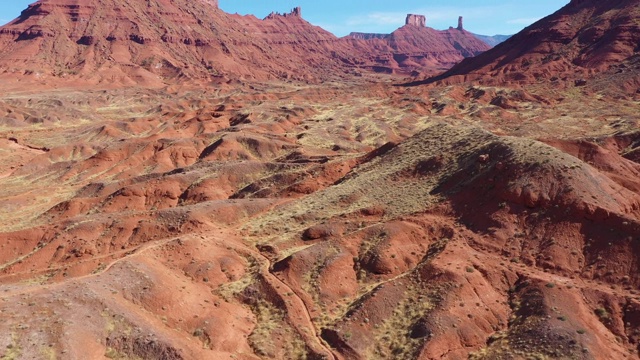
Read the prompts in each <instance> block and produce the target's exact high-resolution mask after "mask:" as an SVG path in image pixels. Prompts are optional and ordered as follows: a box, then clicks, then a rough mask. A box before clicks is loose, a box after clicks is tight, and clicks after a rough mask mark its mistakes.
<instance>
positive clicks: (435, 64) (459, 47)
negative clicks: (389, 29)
mask: <svg viewBox="0 0 640 360" xmlns="http://www.w3.org/2000/svg"><path fill="white" fill-rule="evenodd" d="M424 20H425V16H424V15H412V14H409V15H407V21H406V23H407V24H406V25H405V26H403V27H401V28H399V29H398V30H396V31H394V32H393V33H391V34H388V35H383V34H362V33H352V34H350V35H348V36H347V38H349V39H364V40H368V42H366V45H368V46H369V47H372V49H371V50H366V48H365V49H361V50H360V52H369V53H371V54H375V55H376V56H375V57H374V58H373V61H374V64H372V65H370V66H371V68H373V69H374V70H376V71H383V72H396V71H400V72H406V73H410V72H412V71H424V70H425V69H427V70H437V69H447V68H450V67H451V66H453V65H455V64H457V63H459V62H460V61H461V60H463V59H464V58H467V57H471V56H476V55H478V54H480V53H482V52H484V51H486V50H488V49H489V48H490V47H489V46H488V45H487V44H486V43H484V42H482V41H481V40H479V39H477V38H476V37H475V36H474V35H473V34H471V33H469V32H467V31H464V30H460V31H459V30H456V29H454V28H449V29H448V30H444V31H439V30H435V29H433V28H430V27H426V26H424V22H425V21H424ZM356 46H363V44H356Z"/></svg>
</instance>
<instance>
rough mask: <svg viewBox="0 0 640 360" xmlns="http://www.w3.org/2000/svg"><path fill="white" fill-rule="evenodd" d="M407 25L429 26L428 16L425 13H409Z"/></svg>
mask: <svg viewBox="0 0 640 360" xmlns="http://www.w3.org/2000/svg"><path fill="white" fill-rule="evenodd" d="M405 25H413V26H417V27H425V26H427V17H426V16H424V15H415V14H409V15H407V20H406V22H405Z"/></svg>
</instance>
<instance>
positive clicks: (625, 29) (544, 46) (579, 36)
mask: <svg viewBox="0 0 640 360" xmlns="http://www.w3.org/2000/svg"><path fill="white" fill-rule="evenodd" d="M639 43H640V1H638V0H613V1H595V0H573V1H571V2H570V3H569V4H568V5H567V6H565V7H564V8H562V9H560V10H559V11H558V12H556V13H555V14H553V15H550V16H548V17H546V18H544V19H542V20H540V21H539V22H537V23H535V24H533V25H531V26H529V27H528V28H526V29H525V30H523V31H522V32H520V33H519V34H517V35H515V36H513V37H512V38H511V39H509V40H508V41H506V42H505V43H503V44H502V45H500V46H497V47H496V48H494V49H493V50H491V51H488V52H486V53H484V54H482V55H481V56H478V57H476V58H474V59H470V60H467V61H464V62H463V63H461V64H459V65H458V66H456V67H455V68H453V69H451V71H449V72H447V73H446V74H445V75H444V76H443V78H449V80H447V81H460V80H461V79H460V78H457V79H452V78H451V77H454V76H462V77H463V78H466V79H483V80H484V81H487V82H497V81H498V82H499V81H518V82H524V83H526V82H531V81H538V80H539V79H551V78H563V77H569V78H572V77H588V76H591V75H593V74H594V73H599V72H602V71H606V70H608V69H609V68H610V67H611V66H614V65H615V66H617V65H618V64H620V63H625V62H627V61H629V59H632V58H633V57H634V56H637V55H638V53H639V51H640V47H639V46H638V44H639Z"/></svg>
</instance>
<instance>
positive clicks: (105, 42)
mask: <svg viewBox="0 0 640 360" xmlns="http://www.w3.org/2000/svg"><path fill="white" fill-rule="evenodd" d="M301 15H302V11H301V9H300V8H299V7H297V8H294V9H293V10H292V11H291V12H290V13H289V14H285V15H282V16H280V15H277V14H276V15H273V16H270V17H268V18H267V19H265V20H259V19H257V18H255V17H253V16H239V15H230V14H227V13H224V12H223V11H221V10H220V9H218V1H213V0H197V1H191V0H154V1H146V0H130V1H128V2H126V4H123V3H122V2H121V1H118V0H86V1H82V2H78V1H76V0H40V1H37V2H35V3H33V4H31V5H29V7H28V8H27V9H26V10H24V11H23V12H22V14H21V15H20V17H19V18H17V19H15V20H14V21H12V22H10V23H8V24H7V25H5V26H2V27H1V28H0V76H2V74H5V75H7V76H12V77H15V76H16V74H22V75H24V76H23V77H22V80H25V79H28V78H31V79H33V80H36V81H47V79H51V78H66V79H74V80H81V81H84V82H89V83H122V84H133V83H137V84H146V85H160V84H164V83H167V82H174V81H178V80H180V81H184V80H185V79H195V80H204V81H211V80H213V81H216V82H219V81H227V80H229V79H234V78H235V79H241V78H245V79H252V78H254V79H269V78H291V79H300V80H303V79H304V80H309V79H318V78H322V77H325V78H326V77H327V76H334V74H340V73H342V74H344V73H346V72H348V71H350V67H351V66H350V65H347V64H346V63H345V61H344V60H345V59H348V58H351V57H354V56H355V55H354V53H353V51H352V49H351V48H349V47H348V44H347V43H346V42H344V41H340V40H339V39H338V38H337V37H335V36H334V35H333V34H331V33H329V32H328V31H325V30H323V29H321V28H319V27H316V26H313V25H311V24H309V23H308V22H306V21H304V20H303V19H302V17H301ZM25 81H26V80H25Z"/></svg>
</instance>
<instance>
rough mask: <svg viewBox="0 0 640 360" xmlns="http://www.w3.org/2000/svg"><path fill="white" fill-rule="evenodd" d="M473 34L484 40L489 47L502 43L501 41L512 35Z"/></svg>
mask: <svg viewBox="0 0 640 360" xmlns="http://www.w3.org/2000/svg"><path fill="white" fill-rule="evenodd" d="M473 36H475V37H477V38H478V39H480V40H482V41H484V43H485V44H487V45H489V46H491V47H495V46H497V45H499V44H502V43H503V42H505V41H507V40H509V38H511V37H512V36H513V35H493V36H488V35H479V34H473Z"/></svg>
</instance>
